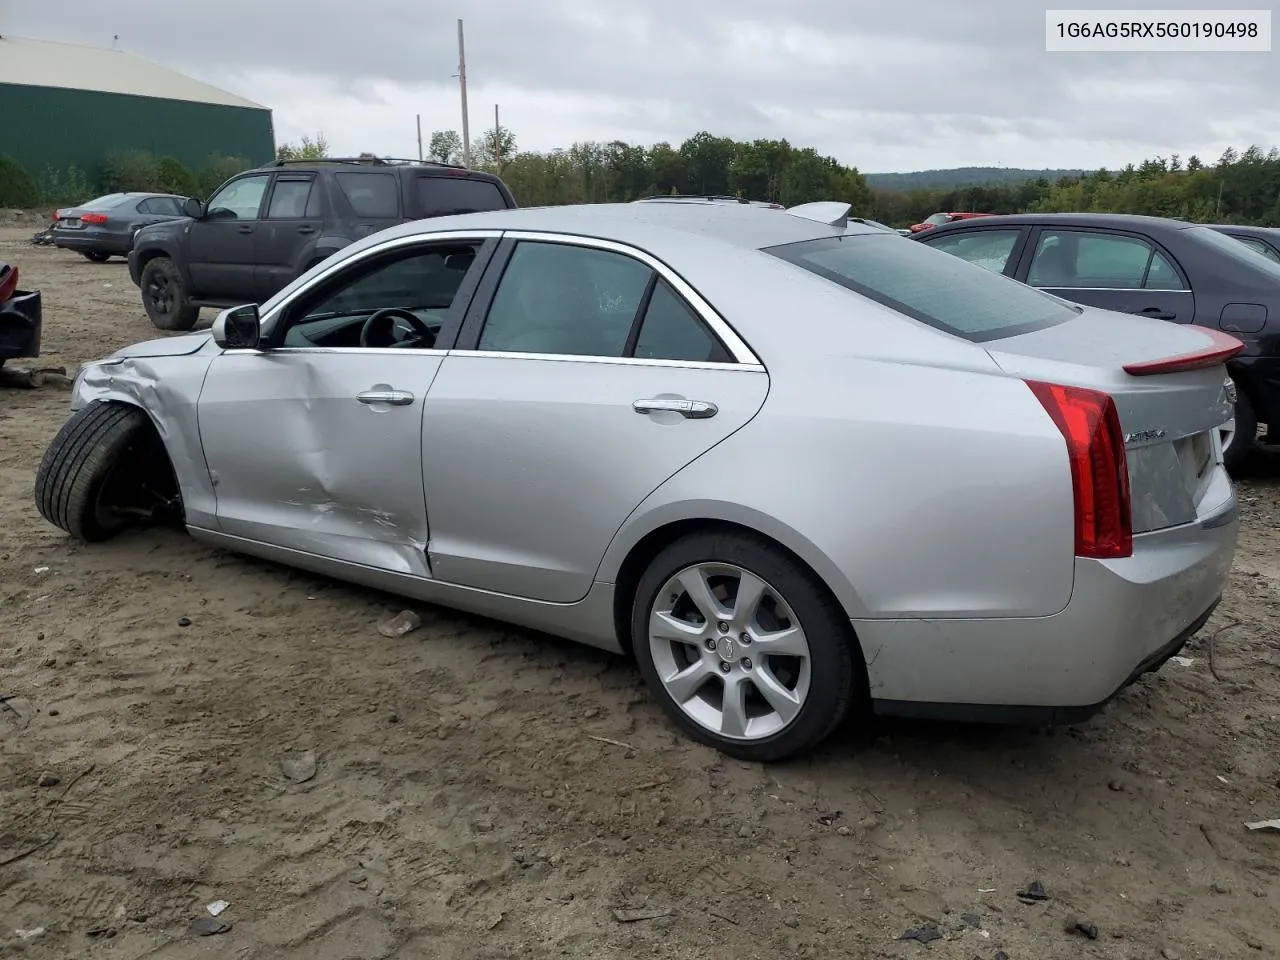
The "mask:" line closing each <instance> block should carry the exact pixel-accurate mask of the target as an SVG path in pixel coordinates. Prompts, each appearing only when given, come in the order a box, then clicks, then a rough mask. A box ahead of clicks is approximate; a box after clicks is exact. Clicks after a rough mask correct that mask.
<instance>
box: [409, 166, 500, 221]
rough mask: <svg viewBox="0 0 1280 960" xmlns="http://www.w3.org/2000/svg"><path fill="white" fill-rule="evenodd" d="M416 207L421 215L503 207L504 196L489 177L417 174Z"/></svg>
mask: <svg viewBox="0 0 1280 960" xmlns="http://www.w3.org/2000/svg"><path fill="white" fill-rule="evenodd" d="M417 181H418V183H417V191H418V209H419V211H420V212H421V214H422V216H424V217H447V216H450V215H451V214H456V213H479V212H480V211H482V210H505V209H507V201H506V198H505V197H503V195H502V191H501V190H499V189H498V187H497V185H496V184H494V183H493V182H491V181H489V180H471V179H469V178H467V177H447V176H446V177H418V178H417Z"/></svg>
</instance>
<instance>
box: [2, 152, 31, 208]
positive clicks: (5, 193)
mask: <svg viewBox="0 0 1280 960" xmlns="http://www.w3.org/2000/svg"><path fill="white" fill-rule="evenodd" d="M39 202H40V191H39V189H38V188H37V187H36V182H35V180H34V179H32V177H31V174H29V173H27V171H26V169H25V168H24V167H23V166H22V164H20V163H18V161H17V160H14V159H13V158H12V157H7V156H5V155H4V154H0V207H17V208H19V209H21V208H25V207H34V206H36V205H37V204H38V203H39Z"/></svg>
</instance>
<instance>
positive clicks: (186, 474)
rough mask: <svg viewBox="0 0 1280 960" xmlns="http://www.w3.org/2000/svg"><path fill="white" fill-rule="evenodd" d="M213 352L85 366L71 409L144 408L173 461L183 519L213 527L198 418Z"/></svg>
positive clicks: (211, 497)
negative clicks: (111, 404) (101, 405)
mask: <svg viewBox="0 0 1280 960" xmlns="http://www.w3.org/2000/svg"><path fill="white" fill-rule="evenodd" d="M173 339H177V338H173ZM214 356H215V353H214V352H211V351H204V350H199V351H197V352H195V353H190V354H186V355H184V356H138V357H130V356H124V357H117V358H115V359H111V360H107V361H103V362H100V363H93V364H87V365H86V366H85V369H84V371H83V375H82V376H81V377H80V378H79V379H78V381H77V385H76V390H75V392H74V393H73V395H72V398H71V409H72V410H78V409H79V408H80V407H82V406H85V405H87V404H89V403H93V402H94V401H118V402H120V403H127V404H131V405H133V406H135V407H139V408H141V409H142V410H144V411H145V412H146V413H147V415H148V416H149V417H150V418H151V422H152V423H153V424H155V427H156V430H157V431H158V432H159V434H160V439H161V440H163V441H164V445H165V449H166V450H167V451H168V453H169V459H170V460H171V461H172V463H173V469H174V473H175V474H176V475H177V478H178V488H179V490H180V491H181V493H182V503H183V509H184V511H185V514H186V520H187V523H189V524H194V525H198V526H206V527H207V526H214V529H216V526H215V524H216V521H215V515H216V510H215V500H214V495H213V484H212V482H211V481H210V478H209V468H208V465H207V464H206V463H205V459H204V451H203V449H202V448H201V445H200V428H199V424H198V422H197V420H196V408H197V404H198V403H199V400H200V390H201V388H202V386H203V384H204V378H205V374H206V373H207V372H208V369H209V364H210V362H212V360H213V357H214Z"/></svg>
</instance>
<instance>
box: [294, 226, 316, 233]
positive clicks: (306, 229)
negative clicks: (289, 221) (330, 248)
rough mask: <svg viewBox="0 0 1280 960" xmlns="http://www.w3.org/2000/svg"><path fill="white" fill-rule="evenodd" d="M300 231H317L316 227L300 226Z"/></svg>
mask: <svg viewBox="0 0 1280 960" xmlns="http://www.w3.org/2000/svg"><path fill="white" fill-rule="evenodd" d="M298 232H299V233H315V232H316V228H315V227H299V228H298Z"/></svg>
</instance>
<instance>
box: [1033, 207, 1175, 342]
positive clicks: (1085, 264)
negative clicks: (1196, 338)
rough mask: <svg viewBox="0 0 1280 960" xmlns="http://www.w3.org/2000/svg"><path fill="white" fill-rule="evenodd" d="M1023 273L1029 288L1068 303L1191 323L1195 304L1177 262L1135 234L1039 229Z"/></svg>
mask: <svg viewBox="0 0 1280 960" xmlns="http://www.w3.org/2000/svg"><path fill="white" fill-rule="evenodd" d="M1030 243H1031V247H1032V252H1031V256H1030V258H1029V259H1028V260H1027V261H1026V263H1025V265H1024V266H1023V268H1022V270H1023V271H1024V273H1025V277H1021V276H1020V277H1019V279H1025V282H1026V283H1028V284H1030V285H1031V286H1033V287H1040V288H1042V289H1044V290H1046V291H1048V292H1049V293H1052V294H1055V295H1057V296H1059V297H1062V298H1063V299H1065V300H1074V301H1075V302H1076V303H1083V304H1087V305H1089V306H1091V307H1101V308H1103V309H1104V310H1117V311H1120V312H1121V313H1136V314H1140V315H1142V316H1146V317H1154V318H1156V319H1158V320H1171V321H1173V322H1175V323H1190V322H1191V320H1192V318H1193V317H1194V316H1195V301H1194V299H1193V297H1192V294H1191V289H1190V285H1189V284H1188V283H1187V282H1186V278H1185V277H1184V276H1183V274H1182V272H1181V271H1180V270H1179V269H1178V267H1177V265H1176V264H1175V263H1174V260H1173V258H1172V257H1171V256H1169V255H1168V254H1167V253H1166V252H1164V251H1163V250H1161V249H1159V248H1158V247H1157V246H1156V245H1155V244H1154V243H1152V242H1151V241H1150V240H1149V239H1148V238H1146V237H1144V236H1141V235H1139V234H1135V233H1121V232H1116V231H1102V230H1087V229H1083V228H1070V229H1067V228H1059V227H1041V228H1039V229H1038V230H1037V231H1036V232H1035V233H1033V235H1032V237H1031V241H1030Z"/></svg>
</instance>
